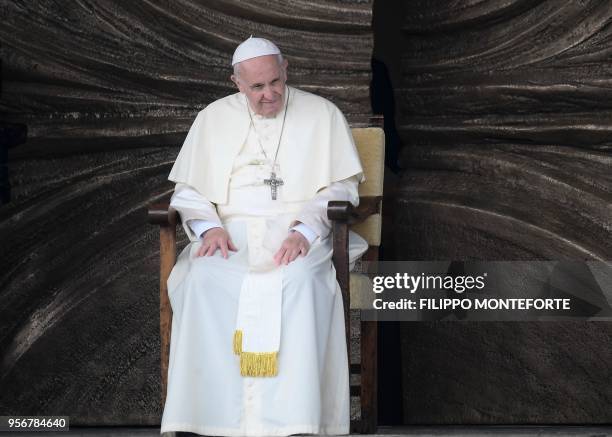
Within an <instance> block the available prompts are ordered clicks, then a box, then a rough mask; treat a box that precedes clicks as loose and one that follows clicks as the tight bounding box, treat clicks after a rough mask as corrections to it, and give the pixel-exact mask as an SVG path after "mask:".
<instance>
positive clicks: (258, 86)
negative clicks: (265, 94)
mask: <svg viewBox="0 0 612 437" xmlns="http://www.w3.org/2000/svg"><path fill="white" fill-rule="evenodd" d="M262 88H263V85H255V86H254V87H253V89H254V90H260V89H262Z"/></svg>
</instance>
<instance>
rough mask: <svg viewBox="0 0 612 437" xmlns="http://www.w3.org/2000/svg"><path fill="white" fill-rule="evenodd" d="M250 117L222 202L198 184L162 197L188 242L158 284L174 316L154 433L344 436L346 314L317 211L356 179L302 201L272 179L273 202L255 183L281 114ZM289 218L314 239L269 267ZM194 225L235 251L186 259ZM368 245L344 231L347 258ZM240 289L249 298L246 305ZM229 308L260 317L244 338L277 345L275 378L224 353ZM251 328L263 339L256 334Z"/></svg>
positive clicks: (232, 317) (228, 344)
mask: <svg viewBox="0 0 612 437" xmlns="http://www.w3.org/2000/svg"><path fill="white" fill-rule="evenodd" d="M245 110H246V102H245ZM253 123H254V126H252V125H250V127H249V128H248V134H247V135H246V139H245V140H244V142H243V145H242V147H241V149H240V151H239V153H238V154H237V155H236V156H235V158H234V160H233V165H232V168H231V177H230V178H229V183H228V196H227V202H225V203H222V204H221V203H217V204H216V209H215V205H214V204H212V203H211V202H209V201H208V200H207V199H206V198H205V197H204V196H202V194H200V192H199V191H198V190H196V189H194V187H192V186H190V185H188V184H185V183H180V182H178V183H177V185H176V189H175V193H174V195H173V197H172V200H171V205H172V206H173V207H174V208H175V209H176V210H177V211H179V213H180V214H181V217H182V220H183V225H184V228H185V230H186V232H187V233H188V235H189V237H190V240H191V243H190V244H189V245H188V246H187V247H186V248H185V249H184V251H183V252H182V253H181V254H180V256H179V257H178V260H177V264H176V266H175V267H174V269H173V270H172V273H171V275H170V278H169V280H168V292H169V297H170V303H171V305H172V310H173V319H172V335H171V345H170V363H169V370H168V392H167V398H166V404H165V408H164V414H163V417H162V424H161V432H162V433H163V432H167V431H189V432H194V433H198V434H204V435H216V436H286V435H291V434H348V432H349V422H350V412H349V408H350V406H349V403H350V395H349V375H348V359H347V355H346V341H345V337H344V313H343V305H342V294H341V292H340V288H339V286H338V284H337V281H336V275H335V270H334V268H333V265H332V262H331V257H332V247H331V239H330V238H327V237H328V234H329V230H330V224H329V221H328V220H327V218H326V208H327V202H328V201H329V200H349V201H351V202H352V203H353V204H357V203H358V199H359V198H358V193H357V184H358V181H359V178H360V175H359V174H355V175H354V176H351V177H348V178H344V179H342V180H338V181H334V182H332V183H330V184H329V185H328V186H327V187H326V188H324V189H322V190H320V191H318V193H317V194H316V195H315V196H314V198H312V199H310V200H291V201H289V200H286V198H287V197H290V196H285V195H284V190H283V186H280V187H279V188H278V200H272V199H271V189H270V186H268V185H265V184H264V180H265V179H268V178H269V177H270V170H271V164H272V162H271V161H272V159H270V157H274V154H275V152H276V146H277V141H278V138H279V134H280V131H281V125H282V113H281V114H279V115H277V116H276V117H273V118H264V117H261V116H257V115H254V117H253ZM249 124H250V123H249ZM258 139H259V141H258ZM287 141H288V142H290V141H291V138H288V139H287ZM283 146H284V142H283V144H281V147H283ZM262 148H263V149H264V150H265V154H264V153H263V152H262V150H261V149H262ZM266 155H267V157H268V158H266ZM313 159H316V157H313ZM275 170H276V175H277V177H279V178H280V179H283V180H287V179H290V178H291V176H290V175H288V174H286V173H283V166H282V164H281V165H278V166H277V167H276V168H275ZM296 220H297V221H300V222H302V223H304V224H305V225H307V230H306V231H304V232H305V233H306V235H307V238H308V237H310V238H312V237H313V235H308V230H310V231H311V232H312V233H313V234H314V237H315V238H314V241H313V242H312V244H311V247H310V250H309V252H308V254H307V256H305V257H298V258H297V259H296V260H295V261H293V262H292V263H290V264H289V265H287V266H281V267H276V266H274V264H273V260H272V257H273V255H274V253H275V252H276V251H277V250H278V248H279V247H280V245H281V243H282V241H283V240H284V239H285V238H286V237H287V236H288V232H289V229H290V228H291V224H292V223H293V222H294V221H296ZM203 221H204V222H208V223H209V224H210V223H216V224H218V225H222V226H223V227H224V228H225V229H226V230H227V231H228V233H229V234H230V237H231V239H232V241H233V243H234V244H235V246H236V247H237V248H238V251H237V252H230V256H229V258H228V259H224V258H223V257H222V256H221V254H220V251H217V252H216V254H215V255H214V256H211V257H195V253H196V251H197V249H198V248H199V247H200V244H201V243H200V240H199V239H198V235H196V234H195V233H194V229H195V230H198V229H200V230H201V229H202V225H203ZM204 226H206V225H204ZM200 230H198V234H199V233H200ZM366 248H367V244H366V243H365V242H364V241H363V240H361V239H359V238H358V237H356V235H352V238H351V242H350V255H351V258H352V259H355V258H356V257H357V256H358V255H360V254H361V253H363V251H364V250H365V249H366ZM274 287H278V289H279V290H280V291H281V296H282V298H281V299H280V300H275V299H271V300H268V301H267V300H266V299H265V298H263V299H259V296H260V295H261V294H263V295H265V293H267V291H268V290H270V289H272V288H274ZM250 295H254V296H256V297H257V299H254V300H249V298H248V296H250ZM241 299H242V301H241ZM239 303H240V309H241V311H242V312H243V313H244V314H242V316H241V318H242V320H243V321H244V320H246V321H248V320H249V317H251V316H252V317H253V318H254V319H255V320H257V317H258V316H261V315H262V314H265V316H266V317H265V321H264V323H263V325H264V326H263V328H261V320H260V323H259V325H257V324H256V325H254V326H255V328H254V329H255V331H254V332H255V333H256V334H255V335H253V334H251V337H250V339H249V342H250V343H251V344H253V345H254V347H257V346H258V345H259V343H260V342H262V341H263V342H264V343H266V342H270V341H272V342H273V343H274V342H277V343H278V354H277V367H278V369H277V373H276V375H275V376H266V377H259V376H242V375H241V361H240V358H239V356H238V355H236V353H235V350H234V348H233V342H234V335H235V331H236V329H237V319H238V316H239V314H238V308H239ZM274 305H278V308H275V307H274ZM270 307H272V308H270ZM260 319H261V317H260ZM266 321H269V325H270V326H271V328H270V327H269V326H267V325H266V323H265V322H266ZM247 325H248V322H247ZM276 326H279V327H280V329H275V327H276ZM259 328H261V329H263V331H262V332H264V333H265V334H266V335H263V336H259V335H257V333H258V332H259V331H257V329H259ZM268 328H269V329H268ZM247 332H253V331H252V330H251V331H247ZM270 332H271V333H272V334H271V335H269V334H270ZM260 337H266V338H264V339H263V340H262V338H260ZM245 341H246V340H245Z"/></svg>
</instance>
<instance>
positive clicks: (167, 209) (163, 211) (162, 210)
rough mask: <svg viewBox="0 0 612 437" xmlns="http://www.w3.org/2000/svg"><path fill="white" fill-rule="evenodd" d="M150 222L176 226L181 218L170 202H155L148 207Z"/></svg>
mask: <svg viewBox="0 0 612 437" xmlns="http://www.w3.org/2000/svg"><path fill="white" fill-rule="evenodd" d="M148 218H149V223H151V224H152V225H160V226H176V225H177V224H178V223H180V222H181V218H180V216H179V215H178V213H177V212H176V210H175V209H174V208H172V207H171V206H170V204H169V203H168V202H164V203H154V204H152V205H149V208H148Z"/></svg>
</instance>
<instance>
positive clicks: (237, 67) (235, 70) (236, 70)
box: [234, 53, 283, 77]
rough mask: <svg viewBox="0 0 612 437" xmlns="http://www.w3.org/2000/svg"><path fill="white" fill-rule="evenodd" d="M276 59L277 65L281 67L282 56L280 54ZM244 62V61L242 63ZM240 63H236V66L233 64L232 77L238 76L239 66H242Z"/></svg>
mask: <svg viewBox="0 0 612 437" xmlns="http://www.w3.org/2000/svg"><path fill="white" fill-rule="evenodd" d="M276 59H277V60H278V65H283V55H281V54H280V53H279V54H278V55H276ZM242 62H244V61H242ZM242 62H238V63H237V64H234V76H236V77H238V76H240V68H239V66H240V64H242Z"/></svg>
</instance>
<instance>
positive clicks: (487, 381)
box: [394, 0, 612, 423]
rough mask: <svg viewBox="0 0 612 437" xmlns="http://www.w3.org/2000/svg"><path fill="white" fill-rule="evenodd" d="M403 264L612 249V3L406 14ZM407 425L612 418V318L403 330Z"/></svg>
mask: <svg viewBox="0 0 612 437" xmlns="http://www.w3.org/2000/svg"><path fill="white" fill-rule="evenodd" d="M402 30H403V37H404V38H403V41H404V45H403V47H402V53H401V56H402V57H401V73H402V82H401V85H400V88H399V89H398V90H397V92H396V100H397V102H398V106H399V107H398V120H397V121H398V125H399V128H400V133H401V136H402V140H403V143H404V145H405V147H404V150H403V155H402V164H403V166H404V167H405V168H406V170H405V171H404V173H403V175H402V179H401V182H400V188H399V192H398V195H397V206H396V208H397V213H396V215H395V216H394V220H395V225H396V226H395V228H394V229H395V235H394V237H395V238H396V239H397V241H398V243H397V245H396V254H395V256H396V258H398V259H405V260H415V259H444V260H468V259H482V260H530V259H552V260H555V259H590V260H610V259H611V258H612V238H611V237H612V221H611V217H612V103H611V102H612V99H611V97H612V79H611V78H612V56H611V55H612V3H611V2H609V1H570V2H559V1H555V0H550V1H542V2H532V1H524V0H515V1H511V0H510V1H507V0H490V1H484V2H477V1H470V0H463V1H453V2H430V1H425V0H422V1H421V0H417V1H413V2H410V4H409V5H407V6H406V8H405V15H404V22H403V28H402ZM402 341H403V347H402V351H403V364H404V365H403V376H404V379H403V382H404V420H405V421H406V422H407V423H610V422H611V421H612V410H611V409H610V405H611V404H612V385H611V383H610V381H611V380H612V379H611V376H612V374H611V373H610V366H609V365H608V364H607V363H609V362H611V361H612V348H611V347H610V345H611V344H612V326H611V324H610V323H578V322H564V323H533V324H528V323H508V324H502V323H497V324H496V323H481V324H476V323H466V324H460V323H446V324H444V323H438V324H432V323H430V324H424V323H421V324H416V323H411V324H405V325H403V327H402Z"/></svg>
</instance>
